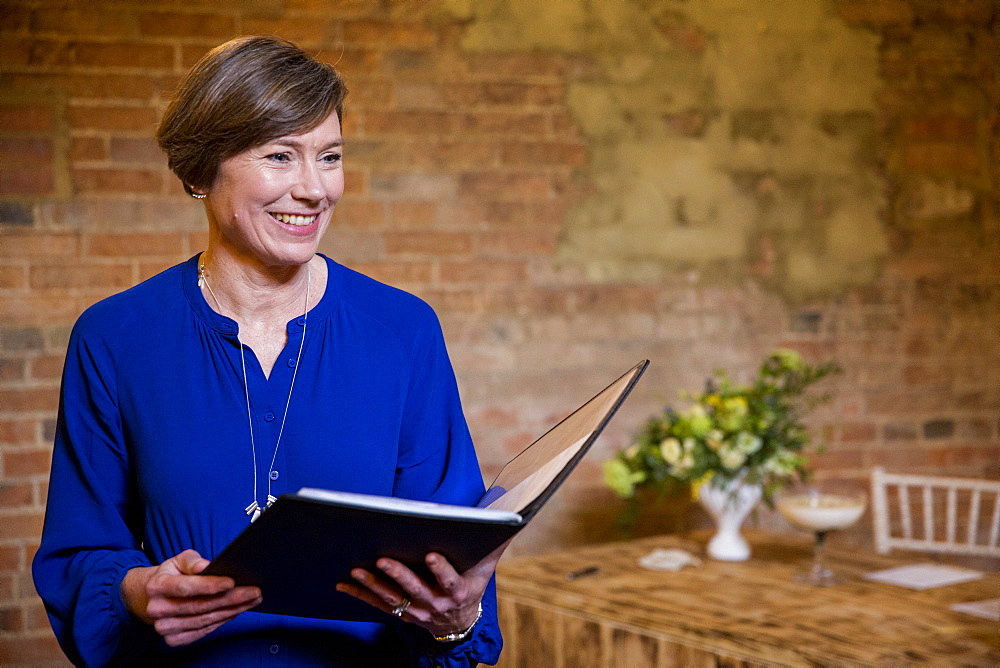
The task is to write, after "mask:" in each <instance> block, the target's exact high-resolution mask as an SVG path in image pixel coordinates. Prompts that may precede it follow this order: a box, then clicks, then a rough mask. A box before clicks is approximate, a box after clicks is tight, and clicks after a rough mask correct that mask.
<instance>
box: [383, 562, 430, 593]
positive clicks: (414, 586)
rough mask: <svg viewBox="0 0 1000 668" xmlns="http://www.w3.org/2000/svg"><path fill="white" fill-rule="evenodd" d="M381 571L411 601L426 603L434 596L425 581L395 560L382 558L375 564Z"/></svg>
mask: <svg viewBox="0 0 1000 668" xmlns="http://www.w3.org/2000/svg"><path fill="white" fill-rule="evenodd" d="M375 565H376V566H377V567H378V569H379V570H380V571H382V572H383V573H385V575H386V576H387V577H388V578H390V579H391V580H392V581H393V582H394V583H395V584H396V586H397V587H399V588H400V589H402V590H403V592H404V593H405V594H406V595H407V596H408V597H409V598H410V599H411V600H414V601H416V600H419V601H425V600H430V598H432V597H433V596H434V594H433V592H431V591H429V587H428V586H427V583H426V582H424V580H423V579H422V578H421V577H420V576H419V575H417V574H416V573H414V572H413V571H412V570H410V569H409V567H407V566H406V565H405V564H403V563H401V562H399V561H396V560H395V559H388V558H382V559H379V560H378V561H376V562H375Z"/></svg>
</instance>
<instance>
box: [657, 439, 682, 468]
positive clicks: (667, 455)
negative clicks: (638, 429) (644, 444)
mask: <svg viewBox="0 0 1000 668" xmlns="http://www.w3.org/2000/svg"><path fill="white" fill-rule="evenodd" d="M660 454H661V455H663V461H665V462H666V463H668V464H671V465H673V464H676V463H677V462H678V460H680V458H681V455H682V454H683V449H682V447H681V442H680V441H678V440H677V439H676V438H674V437H672V436H671V437H670V438H665V439H663V441H662V442H661V443H660Z"/></svg>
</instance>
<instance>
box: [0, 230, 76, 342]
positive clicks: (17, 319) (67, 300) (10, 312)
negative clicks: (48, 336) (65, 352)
mask: <svg viewBox="0 0 1000 668" xmlns="http://www.w3.org/2000/svg"><path fill="white" fill-rule="evenodd" d="M0 246H2V244H0ZM81 310H82V309H81V306H80V303H79V299H78V298H77V297H72V296H54V295H38V294H35V295H31V296H28V297H20V296H18V297H5V298H4V299H0V322H6V323H7V324H10V325H18V326H29V325H40V324H52V323H66V322H69V321H72V320H73V319H75V318H76V317H77V316H78V315H80V311H81Z"/></svg>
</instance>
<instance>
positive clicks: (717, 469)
mask: <svg viewBox="0 0 1000 668" xmlns="http://www.w3.org/2000/svg"><path fill="white" fill-rule="evenodd" d="M839 371H840V369H839V367H838V366H837V365H836V364H834V363H832V362H828V363H824V364H820V365H817V366H812V365H809V364H806V363H805V362H804V361H803V360H802V358H801V357H800V356H799V355H798V353H796V352H794V351H791V350H776V351H774V352H772V353H771V354H770V355H768V356H767V358H765V360H764V362H763V364H761V366H760V369H759V370H758V373H757V377H756V378H755V379H754V381H753V382H752V383H751V384H750V385H747V386H737V385H734V384H733V383H732V382H731V381H730V380H729V378H728V376H727V375H726V374H725V373H724V372H717V374H716V378H715V379H714V380H712V381H710V382H709V383H708V385H707V387H706V389H705V392H704V393H703V394H700V395H695V396H693V397H690V399H691V404H690V405H689V406H687V407H686V408H685V409H684V410H682V411H676V410H674V409H673V408H671V407H669V406H668V407H667V408H666V409H664V411H663V413H662V414H660V415H655V416H653V417H651V418H649V420H647V421H646V423H645V424H644V425H643V426H642V427H641V429H640V430H639V431H638V433H637V434H636V435H635V438H634V440H633V442H632V444H631V445H629V446H628V447H626V448H624V449H622V450H619V451H618V452H617V453H615V456H614V457H613V458H612V459H609V460H607V461H605V462H604V480H605V482H606V483H607V484H608V486H609V487H611V489H613V490H614V491H615V492H616V493H617V494H618V495H619V496H621V497H622V498H625V499H633V498H634V496H635V493H636V490H637V489H639V488H652V489H657V490H660V491H670V490H673V489H676V488H678V487H680V486H684V485H690V486H692V488H693V491H694V493H695V494H696V495H697V490H698V487H699V486H700V485H701V484H704V483H706V482H709V483H711V484H713V485H716V486H720V487H721V486H723V485H724V484H725V483H726V482H728V481H730V480H732V479H734V478H737V477H742V479H743V480H744V481H746V482H749V483H755V484H756V483H760V484H761V485H762V486H763V489H764V499H765V501H767V502H768V503H770V502H771V499H772V495H773V493H774V492H775V491H777V490H778V489H780V488H781V487H783V486H784V485H786V484H788V483H789V482H791V481H792V480H793V479H794V478H796V477H798V478H800V479H804V478H807V477H808V475H809V469H808V466H807V463H808V460H807V458H806V456H805V455H804V454H803V452H804V450H805V448H806V446H807V445H809V435H808V433H807V432H806V429H805V427H804V425H803V424H802V418H803V416H804V415H805V414H806V413H808V412H809V411H810V410H812V409H813V408H814V407H815V406H817V405H819V404H821V403H823V402H825V401H828V400H829V396H828V395H821V396H808V395H806V390H807V389H809V387H810V386H811V385H813V384H814V383H816V382H818V381H819V380H821V379H823V378H825V377H826V376H828V375H830V374H832V373H837V372H839ZM633 505H634V504H630V507H631V506H633ZM632 512H633V514H634V512H635V510H634V508H633V510H632Z"/></svg>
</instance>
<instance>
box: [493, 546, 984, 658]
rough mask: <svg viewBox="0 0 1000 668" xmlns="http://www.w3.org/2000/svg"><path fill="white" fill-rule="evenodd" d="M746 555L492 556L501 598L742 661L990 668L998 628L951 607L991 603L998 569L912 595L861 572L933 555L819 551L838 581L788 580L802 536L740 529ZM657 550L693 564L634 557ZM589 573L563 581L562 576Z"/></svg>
mask: <svg viewBox="0 0 1000 668" xmlns="http://www.w3.org/2000/svg"><path fill="white" fill-rule="evenodd" d="M744 535H745V537H746V538H747V539H748V541H749V542H750V544H751V547H752V549H753V554H752V556H751V557H750V559H749V560H747V561H744V562H720V561H712V560H709V559H705V558H704V557H703V556H702V555H704V544H705V542H706V541H707V538H708V534H707V533H704V532H702V533H699V534H692V535H691V536H688V537H683V536H656V537H652V538H644V539H640V540H635V541H629V542H621V543H608V544H601V545H594V546H587V547H583V548H578V549H574V550H571V551H567V552H560V553H555V554H547V555H540V556H527V557H515V558H511V559H508V560H502V561H501V563H500V566H499V568H498V571H497V573H498V578H497V582H498V589H499V592H500V596H501V599H503V598H513V599H514V600H517V601H519V602H525V603H530V604H531V605H533V606H536V607H542V608H548V609H551V610H554V611H557V612H558V613H559V614H571V615H575V616H580V617H583V618H588V619H597V620H614V622H615V624H620V625H622V626H624V627H631V628H633V629H636V630H637V631H639V632H649V633H651V634H655V635H656V636H658V637H661V638H664V637H665V638H667V639H669V640H671V641H674V642H678V643H683V644H684V645H687V646H691V647H697V648H702V649H708V650H712V651H720V652H722V653H724V654H726V655H729V656H732V657H735V658H740V659H743V660H747V661H751V662H760V663H774V664H783V665H845V664H862V665H877V666H884V665H900V664H914V663H929V664H949V665H956V664H961V665H995V666H1000V622H996V621H991V620H987V619H982V618H979V617H975V616H972V615H968V614H964V613H959V612H954V611H952V610H950V609H949V605H951V604H953V603H960V602H966V601H976V600H983V599H988V598H997V597H1000V573H995V572H989V573H986V574H985V575H984V577H983V578H982V579H980V580H976V581H972V582H966V583H963V584H957V585H950V586H947V587H939V588H935V589H928V590H924V591H916V590H911V589H906V588H902V587H897V586H893V585H889V584H881V583H877V582H871V581H868V580H864V579H862V577H861V575H862V574H863V573H866V572H869V571H873V570H879V569H883V568H891V567H893V566H899V565H903V564H906V563H916V561H933V557H932V556H931V555H927V558H926V559H923V557H920V558H919V559H917V560H916V561H915V560H914V559H913V558H912V557H911V558H907V559H906V560H902V559H900V558H899V557H893V556H892V555H888V556H879V555H876V554H874V553H872V552H862V551H858V550H853V551H847V550H843V549H835V548H831V549H828V551H827V555H828V563H829V565H830V566H831V567H832V568H834V570H836V571H837V572H838V573H841V574H843V575H845V576H846V582H844V583H843V584H839V585H836V586H833V587H811V586H807V585H802V584H797V583H796V582H795V581H794V576H795V575H796V574H798V573H800V572H801V571H803V570H804V569H805V568H806V567H807V566H808V564H809V561H810V558H811V553H812V543H811V542H810V539H809V537H808V536H806V535H805V534H777V533H768V532H763V531H752V530H751V531H744ZM656 548H682V549H686V550H687V551H689V552H691V553H692V554H694V555H697V556H699V557H702V559H703V565H702V566H699V567H691V566H689V567H686V568H684V569H682V570H680V571H676V572H673V571H650V570H646V569H643V568H640V567H639V566H638V565H637V564H636V560H637V559H638V558H639V557H640V556H643V555H645V554H647V553H649V552H650V551H652V550H653V549H656ZM591 567H596V568H597V569H598V570H597V571H596V572H595V573H593V574H591V575H587V576H585V577H581V578H578V579H576V580H573V581H569V580H567V578H566V575H567V573H571V572H575V571H579V570H581V569H585V568H591Z"/></svg>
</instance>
